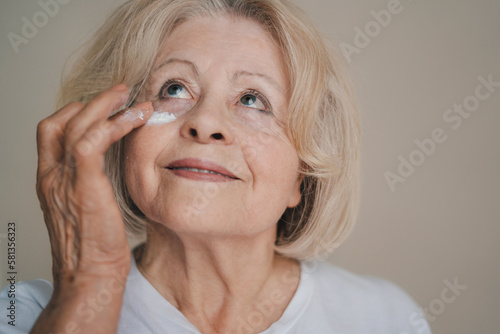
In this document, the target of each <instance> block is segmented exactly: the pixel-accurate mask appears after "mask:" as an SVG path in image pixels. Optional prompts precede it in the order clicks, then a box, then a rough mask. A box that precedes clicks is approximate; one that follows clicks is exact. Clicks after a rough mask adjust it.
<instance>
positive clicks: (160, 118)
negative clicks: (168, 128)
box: [146, 111, 177, 125]
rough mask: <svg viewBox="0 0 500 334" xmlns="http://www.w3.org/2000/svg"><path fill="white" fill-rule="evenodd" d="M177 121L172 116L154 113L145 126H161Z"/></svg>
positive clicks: (166, 113)
mask: <svg viewBox="0 0 500 334" xmlns="http://www.w3.org/2000/svg"><path fill="white" fill-rule="evenodd" d="M176 119H177V117H175V116H174V115H173V114H171V113H168V112H164V111H154V112H153V115H151V118H150V119H149V120H148V121H147V122H146V125H162V124H167V123H170V122H173V121H175V120H176Z"/></svg>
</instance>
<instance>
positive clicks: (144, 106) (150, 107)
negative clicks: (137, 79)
mask: <svg viewBox="0 0 500 334" xmlns="http://www.w3.org/2000/svg"><path fill="white" fill-rule="evenodd" d="M135 108H139V109H141V110H142V111H150V110H153V104H152V103H151V102H144V103H141V104H138V105H136V106H135Z"/></svg>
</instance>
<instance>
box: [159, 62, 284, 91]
mask: <svg viewBox="0 0 500 334" xmlns="http://www.w3.org/2000/svg"><path fill="white" fill-rule="evenodd" d="M172 63H182V64H185V65H188V66H189V67H190V68H191V70H192V71H193V72H194V74H195V76H196V77H199V76H200V71H199V70H198V66H196V64H195V63H193V62H192V61H189V60H186V59H180V58H170V59H167V60H165V61H164V62H162V63H161V64H160V65H158V66H157V67H156V68H155V69H154V70H153V74H154V73H156V72H157V71H158V70H160V69H161V68H162V67H165V66H167V65H169V64H172ZM242 76H256V77H259V78H262V79H264V80H266V81H267V82H269V83H270V84H271V85H272V86H273V87H274V88H275V89H276V90H278V92H279V93H281V94H283V93H284V90H283V87H281V85H280V84H279V83H278V81H276V80H275V79H274V78H272V77H270V76H268V75H266V74H262V73H258V72H250V71H246V70H241V71H237V72H236V73H234V75H233V78H232V80H231V81H232V82H235V81H237V80H238V79H239V78H240V77H242Z"/></svg>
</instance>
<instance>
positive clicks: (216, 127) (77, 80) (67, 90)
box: [0, 0, 429, 334]
mask: <svg viewBox="0 0 500 334" xmlns="http://www.w3.org/2000/svg"><path fill="white" fill-rule="evenodd" d="M111 86H113V87H112V88H109V87H111ZM72 101H73V102H72ZM60 105H61V106H63V107H62V108H61V109H59V110H58V111H57V112H56V113H54V114H53V115H52V116H50V117H48V118H46V119H45V120H43V121H41V122H40V124H39V126H38V135H37V141H38V154H39V162H38V164H39V165H38V176H37V180H38V183H37V193H38V196H39V199H40V202H41V207H42V210H43V212H44V218H45V222H46V224H47V228H48V231H49V236H50V241H51V245H52V256H53V275H54V283H53V285H52V284H51V283H49V282H47V281H44V280H34V281H28V282H21V283H19V284H18V285H17V294H18V296H17V304H16V305H17V313H16V317H17V318H16V323H15V325H16V326H15V327H14V326H11V325H9V324H8V321H9V318H8V310H7V313H6V309H7V308H8V306H9V303H10V301H9V297H8V296H7V292H6V290H4V292H3V294H2V299H1V306H2V312H4V313H5V314H4V316H2V318H1V320H0V322H2V325H0V329H1V330H2V333H4V332H5V333H26V332H28V331H31V333H68V334H69V333H116V332H118V333H297V334H298V333H300V334H303V333H363V334H366V333H397V334H399V333H417V332H418V333H428V332H429V331H428V325H427V322H426V321H425V319H424V318H423V317H422V315H421V313H419V311H418V309H417V306H416V305H415V304H414V302H413V301H412V300H411V298H410V297H408V295H406V294H405V292H403V291H402V290H401V289H400V288H398V287H397V286H395V285H394V284H392V283H390V282H387V281H385V280H382V279H378V278H373V277H362V276H358V275H355V274H352V273H349V272H347V271H345V270H342V269H340V268H337V267H335V266H333V265H330V264H327V263H324V262H320V261H319V260H320V257H321V256H322V254H325V253H329V252H331V251H332V250H333V249H334V248H335V247H336V246H338V245H339V244H340V243H341V242H342V241H343V240H344V239H345V237H346V235H347V233H348V232H349V230H350V229H351V226H352V224H353V222H354V220H355V218H356V212H357V207H358V195H357V194H358V177H357V161H358V150H359V141H360V134H359V124H358V115H357V110H356V103H355V100H354V97H353V91H352V88H351V86H350V83H349V79H348V77H347V76H346V72H345V65H344V63H343V62H342V60H341V59H340V57H339V56H337V55H336V54H335V52H334V51H332V50H330V49H329V47H327V44H326V43H325V42H324V41H323V40H322V38H321V36H320V35H319V34H318V32H317V30H315V28H313V26H312V24H311V23H310V22H309V21H308V20H307V18H306V17H305V16H304V15H303V14H302V12H301V11H300V10H298V9H297V8H295V7H294V6H293V5H291V4H290V3H288V2H286V1H279V0H131V1H129V2H127V3H125V4H124V5H122V6H121V7H120V8H119V9H118V10H117V11H116V12H115V14H114V15H112V16H111V17H110V19H109V20H108V21H107V22H106V24H105V25H104V26H103V27H102V28H101V29H100V30H99V31H98V32H97V35H96V37H95V39H94V40H93V42H92V43H91V44H90V46H89V48H88V50H87V52H86V53H85V54H84V55H83V56H82V57H81V59H80V60H79V61H78V62H76V64H75V65H74V69H73V71H72V72H71V74H70V76H69V77H68V78H67V79H66V81H65V83H64V84H63V86H62V90H61V94H60ZM126 229H127V230H128V231H129V232H130V233H131V234H133V235H135V236H142V237H144V242H142V243H140V244H139V246H137V247H135V248H134V249H133V250H132V252H131V251H130V248H129V244H128V242H127V234H126Z"/></svg>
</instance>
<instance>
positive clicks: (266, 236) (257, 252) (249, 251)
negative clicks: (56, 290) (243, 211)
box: [135, 224, 300, 333]
mask: <svg viewBox="0 0 500 334" xmlns="http://www.w3.org/2000/svg"><path fill="white" fill-rule="evenodd" d="M155 225H156V224H155ZM274 238H275V232H274V231H267V232H264V233H262V234H261V235H257V236H253V237H238V238H236V237H231V238H222V237H221V238H213V237H210V238H209V237H206V236H199V235H196V236H193V235H178V234H175V233H174V232H172V231H170V230H168V229H166V228H165V227H163V226H161V225H159V226H155V227H153V229H152V230H151V231H150V232H148V241H147V243H146V244H144V245H143V246H141V247H140V248H138V249H137V252H136V254H135V255H136V260H137V265H138V268H139V270H140V271H141V272H142V273H143V275H144V276H145V277H146V279H147V280H148V281H149V282H150V283H151V284H152V285H153V286H154V287H155V288H156V289H157V290H158V291H159V293H160V294H161V295H162V296H163V297H164V298H165V299H167V300H168V301H169V302H170V303H171V304H172V305H174V306H175V307H176V308H178V309H179V310H180V311H181V312H182V313H183V314H184V315H185V316H186V317H187V318H188V319H189V320H190V321H191V322H192V323H193V324H194V325H195V326H197V327H198V329H200V330H201V331H202V332H203V333H211V332H214V333H215V332H217V333H223V332H236V331H237V327H238V326H240V327H241V326H244V327H246V328H247V329H246V330H247V331H249V328H248V321H246V323H247V325H244V324H242V321H243V322H245V320H247V318H248V317H249V316H250V315H251V314H252V312H256V311H257V312H259V308H262V307H265V308H266V309H265V310H266V311H265V312H263V311H262V310H261V311H260V313H261V315H262V316H264V317H265V318H266V320H267V321H264V322H262V324H261V325H260V324H259V326H250V327H252V329H254V330H255V333H258V332H260V331H262V330H265V329H266V328H268V327H269V325H270V324H272V323H273V322H275V321H276V320H278V319H279V317H280V316H281V314H282V313H283V311H284V309H285V308H286V306H287V305H288V303H289V302H290V300H291V298H292V296H293V294H294V293H295V290H296V288H297V286H298V282H299V277H300V267H299V264H298V262H297V261H296V260H293V259H289V258H285V257H282V256H278V255H276V254H275V252H274V250H273V244H274ZM264 313H265V314H264ZM254 325H255V324H254ZM254 327H255V328H254Z"/></svg>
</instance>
